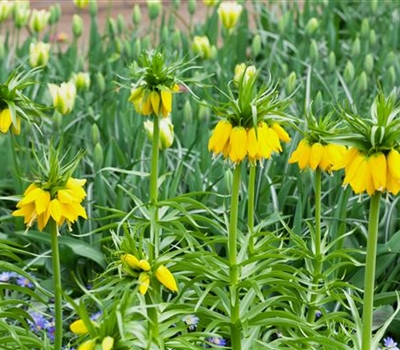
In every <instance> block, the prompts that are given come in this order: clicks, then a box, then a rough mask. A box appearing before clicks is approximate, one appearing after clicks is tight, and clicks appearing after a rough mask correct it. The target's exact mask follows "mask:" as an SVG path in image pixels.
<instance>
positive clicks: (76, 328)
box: [69, 319, 89, 335]
mask: <svg viewBox="0 0 400 350" xmlns="http://www.w3.org/2000/svg"><path fill="white" fill-rule="evenodd" d="M69 329H70V330H71V332H72V333H74V334H78V335H84V334H87V333H89V330H88V328H87V326H86V324H85V322H83V320H81V319H79V320H76V321H74V322H72V323H71V324H70V325H69Z"/></svg>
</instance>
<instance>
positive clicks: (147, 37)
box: [142, 35, 151, 50]
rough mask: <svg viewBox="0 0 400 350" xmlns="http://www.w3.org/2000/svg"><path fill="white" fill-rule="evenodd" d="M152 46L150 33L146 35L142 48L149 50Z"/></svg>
mask: <svg viewBox="0 0 400 350" xmlns="http://www.w3.org/2000/svg"><path fill="white" fill-rule="evenodd" d="M150 46H151V38H150V35H146V36H145V37H144V38H143V40H142V49H143V50H147V49H148V48H149V47H150Z"/></svg>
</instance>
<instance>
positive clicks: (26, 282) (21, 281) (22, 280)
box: [16, 276, 34, 288]
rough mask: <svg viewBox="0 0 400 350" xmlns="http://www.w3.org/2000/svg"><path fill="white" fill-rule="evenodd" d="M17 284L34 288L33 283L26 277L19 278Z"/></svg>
mask: <svg viewBox="0 0 400 350" xmlns="http://www.w3.org/2000/svg"><path fill="white" fill-rule="evenodd" d="M32 277H34V276H32ZM16 283H17V284H18V285H19V286H21V287H27V288H33V283H32V282H31V281H30V280H29V279H28V278H26V277H25V276H18V277H17V281H16Z"/></svg>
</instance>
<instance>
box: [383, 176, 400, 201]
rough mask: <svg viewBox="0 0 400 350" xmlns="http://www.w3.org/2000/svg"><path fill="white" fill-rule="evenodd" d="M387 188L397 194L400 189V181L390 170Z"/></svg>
mask: <svg viewBox="0 0 400 350" xmlns="http://www.w3.org/2000/svg"><path fill="white" fill-rule="evenodd" d="M386 189H387V190H388V191H389V192H390V193H393V194H394V195H395V196H396V195H397V194H398V193H399V191H400V182H399V180H397V179H395V178H394V177H393V176H392V174H391V173H390V171H388V172H387V180H386Z"/></svg>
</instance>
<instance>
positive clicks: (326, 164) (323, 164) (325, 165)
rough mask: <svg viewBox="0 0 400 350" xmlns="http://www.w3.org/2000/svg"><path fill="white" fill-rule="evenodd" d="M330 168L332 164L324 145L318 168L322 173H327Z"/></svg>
mask: <svg viewBox="0 0 400 350" xmlns="http://www.w3.org/2000/svg"><path fill="white" fill-rule="evenodd" d="M331 167H332V163H331V162H330V159H329V156H328V148H327V145H325V146H323V151H322V156H321V160H320V161H319V168H320V169H321V170H323V171H328V172H329V171H330V169H331Z"/></svg>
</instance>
